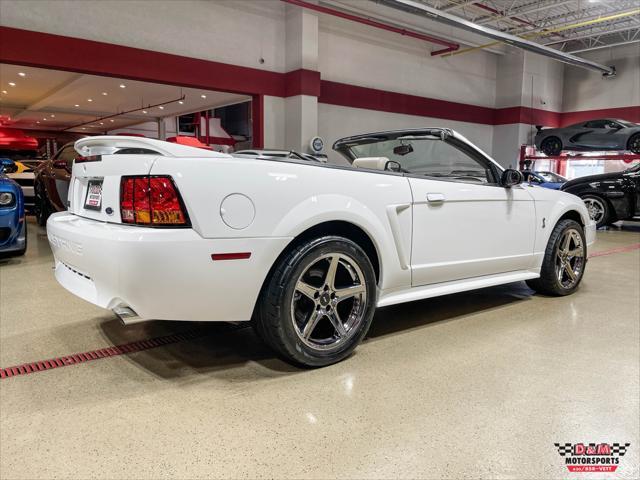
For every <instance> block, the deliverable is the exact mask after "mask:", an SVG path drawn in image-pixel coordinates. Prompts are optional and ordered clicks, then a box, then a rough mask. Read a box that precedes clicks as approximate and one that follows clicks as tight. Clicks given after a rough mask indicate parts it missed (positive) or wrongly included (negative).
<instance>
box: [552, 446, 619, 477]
mask: <svg viewBox="0 0 640 480" xmlns="http://www.w3.org/2000/svg"><path fill="white" fill-rule="evenodd" d="M554 445H555V446H556V448H557V449H558V454H559V455H560V456H561V457H564V463H565V465H566V466H567V468H568V469H569V471H570V472H615V471H616V469H617V468H618V465H619V464H620V457H624V454H625V453H627V449H628V448H629V446H630V445H631V444H630V443H554Z"/></svg>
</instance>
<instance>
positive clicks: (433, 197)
mask: <svg viewBox="0 0 640 480" xmlns="http://www.w3.org/2000/svg"><path fill="white" fill-rule="evenodd" d="M427 202H429V203H442V202H444V193H427Z"/></svg>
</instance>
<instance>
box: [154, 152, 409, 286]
mask: <svg viewBox="0 0 640 480" xmlns="http://www.w3.org/2000/svg"><path fill="white" fill-rule="evenodd" d="M151 174H154V175H155V174H170V175H172V176H173V178H174V181H175V183H176V185H177V187H178V189H179V190H180V194H181V195H182V198H183V200H184V203H185V205H186V208H187V210H188V213H189V217H190V219H191V222H192V225H193V228H194V230H196V231H197V232H198V233H199V234H200V235H201V236H202V237H204V238H237V239H241V238H265V237H279V238H287V239H293V238H294V237H295V236H297V235H299V234H300V233H302V232H304V231H305V230H307V229H308V228H310V227H313V226H315V225H318V224H320V223H323V222H327V221H335V220H341V221H345V222H349V223H352V224H354V225H357V226H358V227H360V228H362V229H363V230H364V231H365V232H366V233H367V234H368V235H369V237H370V238H371V240H372V241H373V243H374V245H375V246H376V249H377V251H378V256H379V261H380V265H381V281H380V288H382V289H387V288H396V287H401V286H407V285H410V284H411V278H410V271H409V270H408V269H407V268H406V267H405V268H402V266H401V264H400V261H399V258H398V249H397V245H396V243H395V241H394V238H393V232H392V227H391V224H390V218H389V212H388V210H389V209H388V208H387V207H389V206H393V205H404V204H406V205H409V204H410V203H411V191H410V188H409V184H408V181H407V179H406V178H404V177H402V176H401V175H393V174H384V173H374V172H367V171H363V170H356V169H351V168H336V167H331V166H325V165H320V164H306V163H289V162H280V161H269V160H255V159H241V158H217V159H211V158H209V159H198V158H180V159H175V158H168V157H160V158H158V159H157V160H156V162H155V163H154V165H153V167H152V169H151ZM234 194H241V195H244V196H246V197H247V198H249V199H250V200H251V203H252V204H253V208H254V210H255V214H254V218H253V221H252V222H251V223H250V224H249V225H248V226H246V227H245V228H241V229H236V228H231V227H230V226H228V225H227V224H226V223H225V221H223V217H222V215H221V208H222V207H223V201H224V200H225V198H227V197H228V196H230V195H234ZM391 210H393V211H394V212H395V210H394V209H391ZM399 210H401V211H400V212H399V213H398V214H397V220H398V222H397V225H398V228H399V229H400V241H401V242H404V244H403V247H404V248H405V249H407V251H408V250H409V249H410V248H411V245H410V238H411V209H410V208H407V209H405V210H402V209H399ZM280 253H281V252H280V251H278V252H273V255H272V257H273V261H275V260H276V258H277V256H278V255H279V254H280Z"/></svg>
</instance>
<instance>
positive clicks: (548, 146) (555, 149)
mask: <svg viewBox="0 0 640 480" xmlns="http://www.w3.org/2000/svg"><path fill="white" fill-rule="evenodd" d="M540 150H542V153H544V154H545V155H546V156H547V157H555V156H557V155H560V154H561V153H562V140H560V139H559V138H558V137H547V138H545V139H544V140H543V141H542V143H541V144H540Z"/></svg>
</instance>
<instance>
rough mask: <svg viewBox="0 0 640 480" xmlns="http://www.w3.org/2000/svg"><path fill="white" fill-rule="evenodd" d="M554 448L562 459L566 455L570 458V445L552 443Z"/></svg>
mask: <svg viewBox="0 0 640 480" xmlns="http://www.w3.org/2000/svg"><path fill="white" fill-rule="evenodd" d="M554 445H555V446H556V448H557V449H558V453H559V454H560V456H562V457H566V456H567V455H569V456H571V446H572V444H571V443H554Z"/></svg>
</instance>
